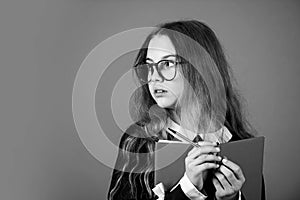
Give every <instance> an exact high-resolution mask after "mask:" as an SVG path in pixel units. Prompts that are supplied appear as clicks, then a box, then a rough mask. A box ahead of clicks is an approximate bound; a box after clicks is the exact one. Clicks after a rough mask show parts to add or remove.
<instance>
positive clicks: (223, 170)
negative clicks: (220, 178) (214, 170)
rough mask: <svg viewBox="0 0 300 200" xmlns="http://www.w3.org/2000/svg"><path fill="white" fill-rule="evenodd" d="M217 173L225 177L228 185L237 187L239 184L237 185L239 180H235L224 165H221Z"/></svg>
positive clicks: (233, 175) (231, 172)
mask: <svg viewBox="0 0 300 200" xmlns="http://www.w3.org/2000/svg"><path fill="white" fill-rule="evenodd" d="M219 171H220V172H221V173H222V174H223V175H224V176H225V177H226V179H227V180H228V182H229V184H230V185H232V186H237V187H239V186H238V185H237V184H239V183H238V182H239V180H238V179H237V177H236V176H235V174H234V173H233V171H231V170H230V169H228V168H227V167H225V166H224V165H221V167H220V168H219Z"/></svg>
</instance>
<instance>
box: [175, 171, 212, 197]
mask: <svg viewBox="0 0 300 200" xmlns="http://www.w3.org/2000/svg"><path fill="white" fill-rule="evenodd" d="M179 184H180V187H181V189H182V191H183V192H184V194H185V195H186V196H187V197H188V198H189V199H191V200H204V199H206V198H207V196H206V195H204V194H202V193H201V192H200V191H199V190H198V189H197V188H196V187H195V186H194V184H193V183H192V182H191V181H190V179H189V178H188V177H187V175H186V174H185V173H184V176H183V177H182V178H181V179H180V181H179Z"/></svg>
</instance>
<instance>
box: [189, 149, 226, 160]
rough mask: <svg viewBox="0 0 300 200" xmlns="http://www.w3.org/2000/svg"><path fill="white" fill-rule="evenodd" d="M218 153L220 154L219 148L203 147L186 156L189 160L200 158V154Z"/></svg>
mask: <svg viewBox="0 0 300 200" xmlns="http://www.w3.org/2000/svg"><path fill="white" fill-rule="evenodd" d="M218 152H220V148H219V147H215V146H203V147H199V148H196V149H195V150H194V151H193V152H191V153H190V154H189V155H188V156H189V157H190V158H191V159H195V158H197V157H198V156H200V155H201V154H208V153H218Z"/></svg>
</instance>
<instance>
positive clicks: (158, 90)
mask: <svg viewBox="0 0 300 200" xmlns="http://www.w3.org/2000/svg"><path fill="white" fill-rule="evenodd" d="M167 92H168V91H167V90H163V89H155V90H154V94H163V93H167Z"/></svg>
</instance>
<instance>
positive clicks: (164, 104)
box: [156, 101, 175, 109]
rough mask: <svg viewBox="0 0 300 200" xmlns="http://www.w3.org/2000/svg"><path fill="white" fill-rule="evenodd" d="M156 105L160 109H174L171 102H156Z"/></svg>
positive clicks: (173, 104)
mask: <svg viewBox="0 0 300 200" xmlns="http://www.w3.org/2000/svg"><path fill="white" fill-rule="evenodd" d="M156 103H157V105H158V106H159V107H161V108H168V109H174V107H175V103H173V102H160V101H156Z"/></svg>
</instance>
